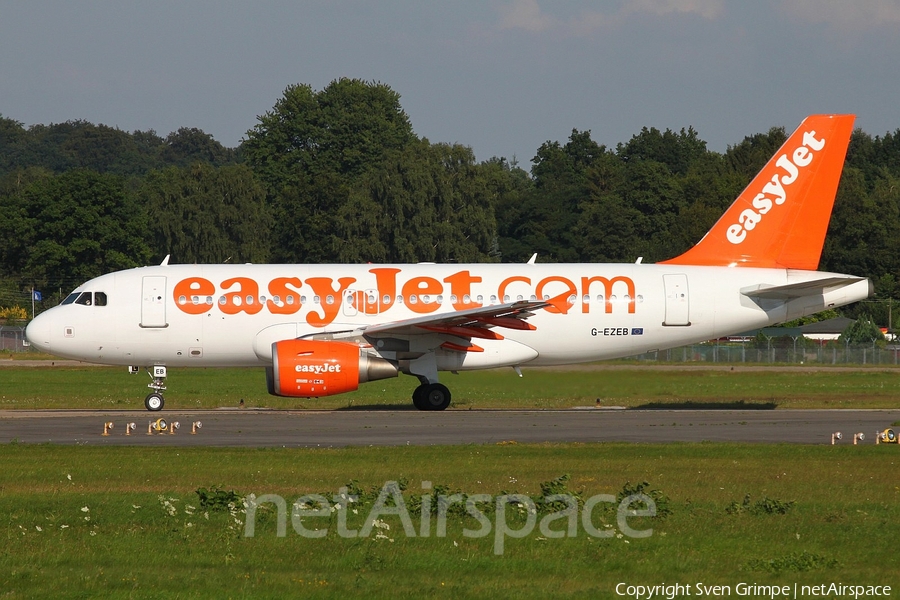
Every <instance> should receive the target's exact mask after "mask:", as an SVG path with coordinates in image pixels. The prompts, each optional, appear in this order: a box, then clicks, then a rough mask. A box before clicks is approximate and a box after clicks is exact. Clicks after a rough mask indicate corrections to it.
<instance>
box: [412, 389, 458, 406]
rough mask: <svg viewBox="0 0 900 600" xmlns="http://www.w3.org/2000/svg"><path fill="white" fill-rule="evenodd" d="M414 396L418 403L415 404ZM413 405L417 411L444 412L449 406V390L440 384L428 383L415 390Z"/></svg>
mask: <svg viewBox="0 0 900 600" xmlns="http://www.w3.org/2000/svg"><path fill="white" fill-rule="evenodd" d="M416 396H418V398H419V401H418V403H416ZM413 403H416V408H418V409H419V410H444V409H445V408H447V407H448V406H450V390H448V389H447V386H445V385H442V384H440V383H429V384H426V385H420V386H419V387H418V388H416V393H415V394H414V395H413Z"/></svg>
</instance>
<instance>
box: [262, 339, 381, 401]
mask: <svg viewBox="0 0 900 600" xmlns="http://www.w3.org/2000/svg"><path fill="white" fill-rule="evenodd" d="M397 373H398V371H397V366H396V365H394V364H393V363H391V362H389V361H387V360H385V359H383V358H381V357H378V356H374V355H370V354H369V353H368V352H366V351H364V350H363V349H362V348H360V347H359V346H358V345H357V344H351V343H348V342H335V341H318V340H282V341H280V342H275V343H274V344H272V367H271V368H268V369H266V383H267V385H268V387H269V393H270V394H272V395H274V396H288V397H300V398H318V397H319V396H331V395H334V394H342V393H344V392H352V391H354V390H356V389H357V388H359V384H360V383H365V382H367V381H376V380H378V379H387V378H389V377H396V376H397Z"/></svg>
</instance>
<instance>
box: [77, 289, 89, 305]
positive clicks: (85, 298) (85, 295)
mask: <svg viewBox="0 0 900 600" xmlns="http://www.w3.org/2000/svg"><path fill="white" fill-rule="evenodd" d="M92 296H93V294H91V293H90V292H81V295H80V296H78V298H77V299H76V300H75V304H81V305H83V306H90V305H91V304H93V298H92Z"/></svg>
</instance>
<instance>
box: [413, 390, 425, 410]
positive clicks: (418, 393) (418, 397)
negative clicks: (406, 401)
mask: <svg viewBox="0 0 900 600" xmlns="http://www.w3.org/2000/svg"><path fill="white" fill-rule="evenodd" d="M426 387H428V385H427V384H424V385H420V386H419V387H417V388H416V389H415V390H414V391H413V395H412V401H413V406H415V407H416V408H418V409H419V410H428V407H427V406H425V388H426Z"/></svg>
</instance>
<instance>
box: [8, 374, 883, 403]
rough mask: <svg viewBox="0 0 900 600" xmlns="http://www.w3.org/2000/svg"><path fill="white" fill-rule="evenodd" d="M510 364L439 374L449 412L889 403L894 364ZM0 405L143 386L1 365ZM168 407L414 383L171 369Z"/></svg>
mask: <svg viewBox="0 0 900 600" xmlns="http://www.w3.org/2000/svg"><path fill="white" fill-rule="evenodd" d="M523 371H524V377H522V378H520V377H518V376H517V375H516V374H515V372H513V370H512V369H504V370H491V371H476V372H464V373H460V374H459V375H452V374H444V375H443V377H442V381H443V382H444V383H445V384H446V385H447V386H448V387H450V389H451V391H452V392H453V404H452V406H451V408H453V409H462V410H465V409H477V408H565V407H572V406H593V405H595V403H596V402H597V399H598V398H599V399H600V400H601V402H602V403H603V404H605V405H607V406H609V405H616V406H628V407H641V406H658V405H667V406H683V407H697V406H703V405H708V404H713V405H719V406H739V407H745V408H747V407H749V408H754V407H756V408H776V407H777V408H895V407H897V406H898V399H900V369H897V370H878V369H859V370H854V371H844V370H838V369H823V370H819V371H809V370H802V369H797V370H785V369H781V370H774V371H765V370H746V369H741V368H740V367H737V368H736V369H735V370H734V371H730V370H727V369H721V368H719V369H710V370H696V369H693V368H691V369H685V370H668V369H665V370H664V369H654V368H635V367H632V366H624V367H621V368H615V367H614V366H613V367H611V368H610V367H606V366H603V367H601V368H596V367H595V368H591V367H590V366H588V367H581V368H576V369H573V370H561V369H540V368H533V369H525V370H523ZM0 378H2V382H3V385H2V388H0V410H3V409H35V408H94V409H103V408H137V407H141V406H143V398H144V396H145V395H146V394H147V392H148V390H147V388H146V384H147V383H148V381H149V378H148V377H147V375H146V374H144V373H140V374H138V375H128V374H127V373H126V371H125V369H124V368H121V367H119V368H112V367H53V368H49V367H48V368H32V367H3V368H2V369H0ZM167 384H168V387H169V389H168V391H167V392H166V408H167V409H194V408H218V407H220V406H236V405H237V404H238V402H239V401H240V400H241V399H244V401H245V403H246V404H247V406H250V407H271V408H325V409H333V408H343V407H347V406H355V407H360V406H382V407H384V406H400V407H407V406H411V404H412V402H411V400H410V395H411V393H412V390H413V389H414V388H415V386H416V385H417V382H416V380H415V379H413V378H411V377H408V376H402V375H401V376H400V377H399V378H397V379H389V380H384V381H377V382H374V383H369V384H363V385H361V386H360V388H359V390H358V391H357V392H353V393H348V394H342V395H338V396H331V397H327V398H318V399H291V398H277V397H274V396H269V395H268V394H267V393H266V384H265V375H264V372H263V370H262V369H172V370H170V372H169V378H168V379H167Z"/></svg>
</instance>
